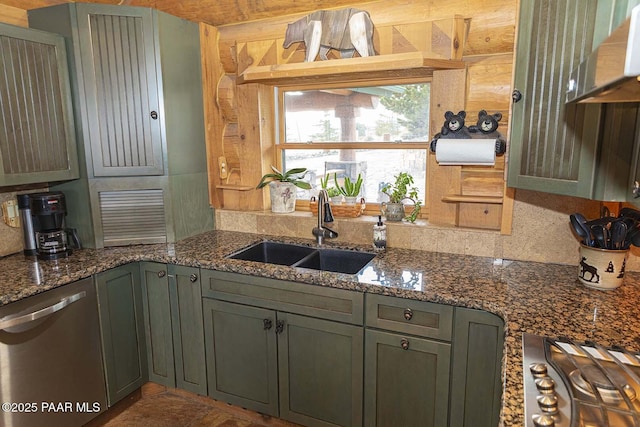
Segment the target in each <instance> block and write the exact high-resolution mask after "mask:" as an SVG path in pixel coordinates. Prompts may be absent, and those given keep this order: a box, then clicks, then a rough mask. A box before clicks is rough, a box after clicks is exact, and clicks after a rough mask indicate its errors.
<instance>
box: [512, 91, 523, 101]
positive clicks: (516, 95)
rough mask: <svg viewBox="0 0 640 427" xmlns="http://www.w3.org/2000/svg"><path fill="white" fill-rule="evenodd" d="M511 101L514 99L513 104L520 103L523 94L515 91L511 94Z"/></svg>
mask: <svg viewBox="0 0 640 427" xmlns="http://www.w3.org/2000/svg"><path fill="white" fill-rule="evenodd" d="M511 99H513V102H518V101H520V100H521V99H522V92H520V91H519V90H518V89H516V90H514V91H513V92H512V93H511Z"/></svg>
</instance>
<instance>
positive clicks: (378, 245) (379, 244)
mask: <svg viewBox="0 0 640 427" xmlns="http://www.w3.org/2000/svg"><path fill="white" fill-rule="evenodd" d="M386 248H387V226H386V225H385V224H383V223H382V216H381V215H378V222H377V223H376V224H375V225H374V226H373V249H374V250H375V251H378V252H380V251H384V250H385V249H386Z"/></svg>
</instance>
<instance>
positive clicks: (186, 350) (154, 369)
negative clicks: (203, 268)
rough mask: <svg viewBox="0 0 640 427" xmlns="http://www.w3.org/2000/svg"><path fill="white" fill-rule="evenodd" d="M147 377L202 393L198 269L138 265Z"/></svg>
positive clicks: (204, 389) (204, 380) (203, 375)
mask: <svg viewBox="0 0 640 427" xmlns="http://www.w3.org/2000/svg"><path fill="white" fill-rule="evenodd" d="M140 272H141V275H142V279H143V280H142V290H143V296H144V298H143V301H144V321H145V330H146V337H147V347H148V349H149V350H148V352H147V359H148V365H149V379H150V380H151V381H153V382H156V383H158V384H162V385H165V386H167V387H177V388H181V389H184V390H188V391H191V392H194V393H198V394H202V395H206V394H207V376H206V366H205V352H204V326H203V318H202V290H201V286H200V275H199V269H198V268H193V267H185V266H177V265H168V266H167V265H165V264H159V263H152V262H143V263H141V265H140Z"/></svg>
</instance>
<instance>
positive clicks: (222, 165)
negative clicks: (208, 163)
mask: <svg viewBox="0 0 640 427" xmlns="http://www.w3.org/2000/svg"><path fill="white" fill-rule="evenodd" d="M218 168H219V169H220V179H226V178H227V176H229V168H228V166H227V159H226V158H225V157H224V156H220V157H218Z"/></svg>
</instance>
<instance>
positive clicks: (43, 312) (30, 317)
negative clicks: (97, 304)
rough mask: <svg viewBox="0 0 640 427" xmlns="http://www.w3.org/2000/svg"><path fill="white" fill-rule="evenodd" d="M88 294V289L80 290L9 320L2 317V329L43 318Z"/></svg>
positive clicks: (0, 326) (0, 324) (0, 328)
mask: <svg viewBox="0 0 640 427" xmlns="http://www.w3.org/2000/svg"><path fill="white" fill-rule="evenodd" d="M86 296H87V292H86V291H82V292H78V293H77V294H73V295H70V296H68V297H64V298H62V299H61V300H60V301H58V302H57V303H55V304H53V305H50V306H48V307H45V308H42V309H40V310H37V311H34V312H31V313H28V314H25V315H22V316H18V317H14V318H11V319H7V320H2V319H0V330H3V329H7V328H12V327H14V326H19V325H24V324H25V323H29V322H33V321H34V320H38V319H42V318H43V317H46V316H50V315H52V314H53V313H55V312H56V311H60V310H62V309H63V308H65V307H67V306H68V305H69V304H73V303H74V302H76V301H78V300H79V299H82V298H84V297H86Z"/></svg>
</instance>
